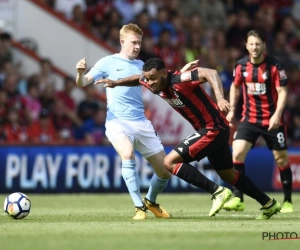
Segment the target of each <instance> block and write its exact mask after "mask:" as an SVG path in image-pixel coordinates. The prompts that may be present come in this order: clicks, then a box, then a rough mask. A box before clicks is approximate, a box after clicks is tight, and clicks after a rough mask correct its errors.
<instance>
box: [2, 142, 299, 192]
mask: <svg viewBox="0 0 300 250" xmlns="http://www.w3.org/2000/svg"><path fill="white" fill-rule="evenodd" d="M165 149H166V152H169V151H170V150H171V149H172V148H171V147H166V148H165ZM289 158H290V163H291V168H292V171H293V178H294V180H293V189H294V190H295V191H300V149H299V148H292V149H289ZM136 161H137V168H138V172H139V176H140V183H141V189H142V191H146V190H147V188H148V187H149V183H150V179H151V176H152V174H153V172H152V168H151V166H150V165H149V164H148V162H147V161H146V160H145V159H144V158H143V157H141V156H140V155H139V154H138V153H137V154H136ZM193 165H194V166H195V167H197V168H199V169H200V170H201V172H203V173H204V174H205V175H206V176H207V177H209V178H210V179H212V180H214V181H216V182H217V183H220V184H224V183H223V182H222V181H221V180H220V178H219V177H218V175H217V174H216V173H215V172H214V170H212V169H211V166H210V164H209V162H208V161H207V159H203V160H201V161H200V162H199V163H198V162H194V163H193ZM246 174H247V175H248V176H249V177H250V178H252V180H253V182H254V183H255V184H257V186H258V187H260V188H261V189H262V190H264V191H266V192H274V191H280V190H281V182H280V175H279V171H278V170H277V168H276V165H275V163H274V159H273V157H272V154H271V152H270V151H269V150H267V149H266V148H254V149H252V150H251V151H250V153H249V154H248V156H247V159H246ZM225 185H226V186H228V185H227V184H225ZM16 191H21V192H26V193H77V192H90V193H113V192H127V188H126V186H125V183H124V181H123V179H122V175H121V160H120V157H119V156H118V155H117V154H116V152H115V150H114V149H113V148H112V147H89V146H5V147H4V146H2V147H0V193H11V192H16ZM164 192H169V193H170V192H203V190H199V189H198V188H195V187H193V186H191V185H189V184H188V183H186V182H184V181H182V180H180V179H179V178H177V177H176V176H172V178H171V180H170V181H169V183H168V186H167V187H166V189H165V190H164Z"/></svg>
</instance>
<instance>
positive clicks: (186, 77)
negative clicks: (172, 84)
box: [180, 71, 192, 82]
mask: <svg viewBox="0 0 300 250" xmlns="http://www.w3.org/2000/svg"><path fill="white" fill-rule="evenodd" d="M190 80H192V72H191V71H187V72H183V73H181V75H180V81H181V82H187V81H190Z"/></svg>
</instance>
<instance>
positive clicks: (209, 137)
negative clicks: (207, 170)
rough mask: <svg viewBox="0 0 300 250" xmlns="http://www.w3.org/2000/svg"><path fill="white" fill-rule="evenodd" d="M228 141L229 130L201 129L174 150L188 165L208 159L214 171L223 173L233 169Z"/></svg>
mask: <svg viewBox="0 0 300 250" xmlns="http://www.w3.org/2000/svg"><path fill="white" fill-rule="evenodd" d="M228 140H229V128H226V129H215V130H210V129H201V130H199V131H197V132H195V133H194V134H192V135H190V136H188V137H187V138H185V139H184V140H183V141H182V142H180V143H179V144H178V145H177V146H176V147H175V148H174V150H175V151H176V152H177V153H178V154H179V155H180V156H181V157H182V158H183V159H184V162H186V163H189V162H192V161H200V160H201V159H203V158H205V157H207V158H208V160H209V161H210V163H211V164H212V165H213V167H214V169H215V170H216V171H221V170H226V169H230V168H232V167H233V163H232V153H231V149H230V146H229V144H228Z"/></svg>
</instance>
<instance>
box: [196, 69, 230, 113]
mask: <svg viewBox="0 0 300 250" xmlns="http://www.w3.org/2000/svg"><path fill="white" fill-rule="evenodd" d="M198 77H199V82H200V83H205V82H208V83H209V85H210V86H211V87H212V89H213V91H214V93H215V96H216V101H217V104H218V107H219V109H220V110H221V111H222V113H223V114H224V115H226V114H227V113H228V112H229V110H230V105H229V103H228V102H227V101H226V100H225V99H224V92H223V85H222V82H221V79H220V77H219V75H218V72H217V71H216V70H214V69H208V68H200V67H199V68H198Z"/></svg>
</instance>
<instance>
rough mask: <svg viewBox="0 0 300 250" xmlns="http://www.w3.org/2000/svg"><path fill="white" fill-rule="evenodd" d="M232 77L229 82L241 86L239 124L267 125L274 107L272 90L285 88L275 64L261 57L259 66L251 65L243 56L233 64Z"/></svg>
mask: <svg viewBox="0 0 300 250" xmlns="http://www.w3.org/2000/svg"><path fill="white" fill-rule="evenodd" d="M233 77H234V80H233V83H234V84H235V85H236V86H241V85H242V90H243V99H244V102H243V111H242V119H241V121H248V122H250V123H254V124H257V125H259V126H268V125H269V120H270V118H271V116H272V115H273V114H274V113H275V110H276V107H277V100H278V92H277V90H276V88H278V87H284V86H287V76H286V74H285V71H284V69H283V68H282V67H281V65H280V63H279V61H278V60H277V59H275V58H273V57H270V56H265V59H264V61H263V62H262V63H260V64H252V63H251V62H250V59H249V57H248V56H247V57H244V58H242V59H240V60H239V61H237V64H236V66H235V69H234V72H233ZM282 123H283V117H282V118H281V124H282Z"/></svg>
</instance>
